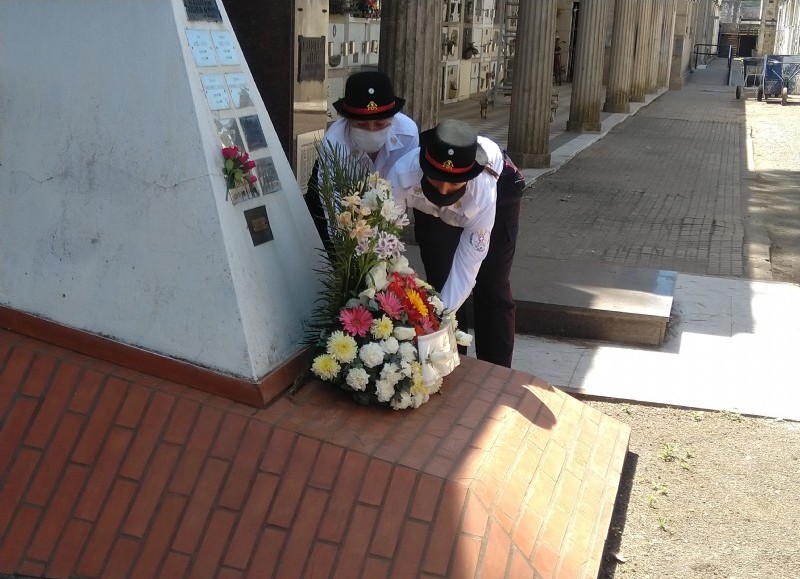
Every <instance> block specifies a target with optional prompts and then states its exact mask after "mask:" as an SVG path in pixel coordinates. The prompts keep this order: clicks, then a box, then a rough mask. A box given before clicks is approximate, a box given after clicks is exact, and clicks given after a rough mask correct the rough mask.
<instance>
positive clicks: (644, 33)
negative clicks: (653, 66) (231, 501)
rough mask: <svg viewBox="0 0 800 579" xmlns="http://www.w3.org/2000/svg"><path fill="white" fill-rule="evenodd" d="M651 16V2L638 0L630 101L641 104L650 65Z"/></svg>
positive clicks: (649, 0)
mask: <svg viewBox="0 0 800 579" xmlns="http://www.w3.org/2000/svg"><path fill="white" fill-rule="evenodd" d="M652 16H653V0H639V16H638V18H637V20H636V41H635V49H634V57H633V70H632V72H631V96H630V101H631V102H635V103H643V102H644V95H645V92H646V90H647V68H648V65H649V64H650V36H651V35H650V31H651V29H652V27H651V25H650V20H651V18H652Z"/></svg>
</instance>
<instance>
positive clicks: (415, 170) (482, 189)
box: [387, 137, 503, 311]
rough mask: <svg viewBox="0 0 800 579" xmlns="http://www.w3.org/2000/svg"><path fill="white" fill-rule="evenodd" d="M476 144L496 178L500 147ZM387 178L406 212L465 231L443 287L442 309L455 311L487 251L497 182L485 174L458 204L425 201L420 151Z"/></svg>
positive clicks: (490, 143) (482, 141) (469, 186)
mask: <svg viewBox="0 0 800 579" xmlns="http://www.w3.org/2000/svg"><path fill="white" fill-rule="evenodd" d="M478 143H479V144H480V146H481V147H483V150H484V151H486V155H487V156H488V157H489V162H488V165H489V166H490V167H491V168H492V169H493V170H494V172H495V173H497V174H498V175H499V174H500V173H501V172H502V171H503V152H502V151H501V150H500V147H498V146H497V144H495V143H494V142H493V141H490V140H489V139H487V138H485V137H478ZM387 179H388V181H389V182H390V183H391V184H392V192H393V194H394V197H395V200H396V201H397V202H398V203H403V204H404V205H405V207H406V209H407V210H411V209H417V210H419V211H422V212H423V213H427V214H429V215H433V216H435V217H438V218H439V219H441V220H442V221H444V222H445V223H447V224H449V225H454V226H456V227H463V228H464V231H463V232H462V233H461V238H460V239H459V242H458V247H457V248H456V253H455V256H454V258H453V265H452V267H451V268H450V273H449V274H448V276H447V281H446V282H445V284H444V287H443V288H442V301H443V302H444V305H445V307H446V308H447V309H448V310H451V311H455V310H457V309H458V308H460V307H461V305H462V304H463V303H464V302H465V301H466V299H467V298H468V297H469V294H470V292H471V291H472V288H473V287H474V286H475V280H476V278H477V277H478V270H479V269H480V267H481V263H482V262H483V259H484V258H485V257H486V253H487V252H488V250H489V237H490V235H491V233H492V227H493V226H494V216H495V208H496V204H497V179H496V178H495V177H493V176H492V175H491V174H489V173H488V172H486V171H484V172H483V173H481V174H480V175H478V176H477V177H475V178H474V179H472V180H471V181H468V182H467V191H466V193H464V196H463V197H462V198H461V199H460V200H459V201H457V202H456V203H454V204H453V205H450V206H448V207H439V206H437V205H434V204H433V203H431V202H430V201H428V199H427V198H426V197H425V194H424V193H423V192H422V186H421V185H420V181H421V180H422V169H421V168H420V166H419V148H417V149H414V150H413V151H411V152H409V153H408V154H406V155H405V156H404V157H403V158H402V159H400V160H399V161H397V163H396V164H395V165H394V167H392V170H391V171H389V176H388V178H387Z"/></svg>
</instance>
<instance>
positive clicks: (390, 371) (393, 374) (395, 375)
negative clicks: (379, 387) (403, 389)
mask: <svg viewBox="0 0 800 579" xmlns="http://www.w3.org/2000/svg"><path fill="white" fill-rule="evenodd" d="M402 378H403V374H402V373H401V372H400V367H399V366H398V365H397V364H393V363H389V364H386V365H384V367H383V368H381V380H385V381H386V383H387V384H391V385H392V388H394V387H395V385H396V384H397V383H398V382H400V380H402Z"/></svg>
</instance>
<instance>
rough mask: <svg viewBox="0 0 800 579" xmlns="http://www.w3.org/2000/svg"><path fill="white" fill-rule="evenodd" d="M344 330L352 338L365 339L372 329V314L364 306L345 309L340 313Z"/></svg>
mask: <svg viewBox="0 0 800 579" xmlns="http://www.w3.org/2000/svg"><path fill="white" fill-rule="evenodd" d="M339 320H340V321H341V322H342V324H343V325H344V330H345V331H346V332H347V333H348V334H350V335H351V336H360V337H362V338H363V337H364V336H366V335H367V332H369V329H370V327H372V314H371V313H369V310H367V309H366V308H365V307H364V306H356V307H354V308H350V309H344V310H342V311H341V312H340V313H339Z"/></svg>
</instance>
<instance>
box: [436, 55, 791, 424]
mask: <svg viewBox="0 0 800 579" xmlns="http://www.w3.org/2000/svg"><path fill="white" fill-rule="evenodd" d="M725 78H726V68H725V61H724V60H717V61H714V62H712V63H711V64H710V65H709V67H708V68H707V69H704V70H697V71H695V72H694V73H693V74H692V77H691V78H690V82H689V83H688V84H687V86H686V87H685V88H684V90H682V91H669V92H664V93H661V94H659V95H657V96H656V97H655V98H651V99H650V100H649V102H647V103H645V105H644V106H642V105H638V106H636V107H635V108H634V110H633V111H632V114H631V115H603V133H602V134H600V135H581V136H572V135H570V134H568V133H564V132H563V131H561V130H560V127H563V126H565V123H566V118H567V116H568V96H569V93H568V91H566V90H564V87H562V91H563V96H561V98H560V99H559V100H560V103H561V105H562V106H561V107H560V108H559V114H558V116H557V117H556V120H555V122H554V123H553V131H552V133H551V147H552V149H553V166H552V167H551V168H550V169H549V170H546V171H544V170H536V171H526V174H527V176H528V177H529V181H532V182H533V184H532V186H531V187H530V189H529V190H528V192H527V194H526V196H525V200H524V206H523V213H522V217H521V226H520V233H519V239H518V245H517V251H518V255H522V256H526V257H538V258H551V259H555V260H561V261H564V262H566V263H569V264H573V265H574V266H575V267H576V268H580V267H581V263H588V262H592V263H607V264H614V265H617V266H631V267H647V268H656V269H666V270H674V271H677V272H679V275H678V280H677V288H676V293H675V300H674V304H673V316H672V319H671V322H670V330H669V337H668V340H667V342H666V343H665V344H664V346H663V347H662V348H660V349H657V350H654V349H643V348H630V347H620V346H614V345H609V344H603V343H598V342H580V341H569V340H550V339H547V338H537V337H531V336H519V337H518V340H517V348H516V352H515V362H514V367H515V368H518V369H524V370H526V371H528V372H531V373H533V374H534V375H537V376H541V377H542V378H544V379H545V380H547V381H548V382H550V383H552V384H553V385H555V386H558V387H562V388H564V389H566V390H567V391H570V392H576V393H584V394H588V395H596V396H604V397H605V396H607V397H611V398H620V399H629V400H638V401H646V402H653V403H664V404H670V405H676V406H686V407H697V408H704V409H712V410H727V411H734V412H741V413H746V414H756V415H763V416H772V417H781V418H791V419H794V420H800V388H798V382H797V379H796V375H797V372H796V366H795V364H794V360H793V356H792V355H791V353H790V351H789V350H788V347H789V346H788V344H794V343H797V338H798V336H800V317H799V316H798V315H797V311H798V304H800V288H799V287H798V286H796V285H794V284H785V283H776V282H771V281H762V280H771V279H772V272H771V269H770V267H769V266H770V253H769V245H770V243H769V239H768V235H767V231H766V227H767V224H766V223H764V221H763V219H759V218H758V216H759V215H762V216H763V215H765V213H764V212H763V211H761V212H759V213H755V212H754V210H753V209H752V208H751V202H752V201H751V199H750V193H749V191H748V188H747V185H746V183H745V182H746V181H748V180H750V181H752V180H754V177H753V175H754V168H753V166H752V158H753V157H754V156H755V157H756V158H758V156H759V155H758V149H756V151H755V154H754V153H753V146H754V145H753V141H752V139H750V138H749V135H750V134H751V133H755V132H757V131H756V130H755V129H753V128H752V127H753V120H752V115H753V111H752V109H751V108H748V109H747V110H748V111H750V113H749V114H750V115H751V119H750V121H748V120H747V119H746V117H745V106H747V107H752V106H755V103H754V102H752V103H751V102H747V103H745V102H744V101H742V100H738V101H737V100H736V99H735V95H734V88H733V87H729V86H726V85H725ZM757 105H758V106H760V107H768V106H776V105H767V104H765V103H757ZM508 108H509V107H508V105H507V104H503V105H499V106H497V107H496V108H495V110H494V111H491V112H490V115H489V119H487V120H485V121H482V120H481V119H479V118H476V117H477V116H478V115H477V111H478V109H477V103H474V112H473V110H472V109H473V103H458V104H457V105H449V106H447V107H445V108H444V110H443V112H442V116H443V117H446V116H453V117H454V118H460V119H462V120H465V121H468V122H470V123H472V124H473V125H474V126H475V127H477V128H478V130H479V131H481V132H483V133H484V134H486V135H487V136H489V137H492V138H494V139H495V140H497V141H498V142H499V143H500V144H502V145H504V144H505V141H506V138H507V133H506V130H505V126H507V120H505V119H506V118H507V115H508ZM765 110H766V109H765ZM769 112H772V111H769ZM783 112H784V119H788V118H792V119H797V117H798V115H797V114H796V111H795V110H791V111H789V112H791V113H792V115H793V116H792V117H788V116H786V115H788V113H787V112H786V110H784V111H783ZM776 114H777V113H776ZM795 124H796V120H795ZM797 127H798V128H800V125H797ZM787 130H791V129H787ZM795 134H796V133H795ZM590 145H591V146H590ZM755 146H756V147H758V143H756V144H755ZM567 160H569V162H568V163H567V162H565V161H567ZM787 161H788V159H787ZM794 167H795V169H794V170H795V171H796V159H795V160H794ZM785 175H791V173H785ZM786 179H787V178H786V177H785V181H786ZM743 183H744V184H743ZM794 189H795V190H796V191H800V183H798V181H797V174H796V173H795V174H794ZM787 193H788V191H787ZM762 206H763V201H762ZM784 219H786V218H785V217H784ZM795 230H796V228H795ZM525 275H529V274H525V273H524V272H521V271H517V270H515V272H514V275H513V283H514V285H518V284H525V283H526V279H525ZM712 276H713V277H712Z"/></svg>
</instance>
